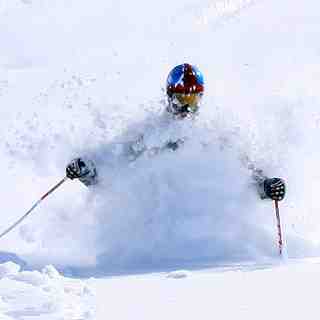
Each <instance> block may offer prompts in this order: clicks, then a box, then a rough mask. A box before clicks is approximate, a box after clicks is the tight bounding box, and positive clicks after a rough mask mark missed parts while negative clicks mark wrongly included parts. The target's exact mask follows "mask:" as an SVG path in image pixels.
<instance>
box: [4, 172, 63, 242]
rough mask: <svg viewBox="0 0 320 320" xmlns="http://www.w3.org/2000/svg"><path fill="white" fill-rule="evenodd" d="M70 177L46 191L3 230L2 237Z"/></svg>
mask: <svg viewBox="0 0 320 320" xmlns="http://www.w3.org/2000/svg"><path fill="white" fill-rule="evenodd" d="M67 179H68V177H64V178H63V179H62V180H61V181H60V182H58V183H57V184H56V185H55V186H54V187H52V188H51V189H50V190H49V191H48V192H47V193H45V194H44V195H43V196H42V197H41V198H40V199H39V200H38V201H37V202H36V203H35V204H34V205H33V206H32V208H31V209H29V210H28V211H27V212H26V213H25V214H24V215H23V216H22V217H21V218H20V219H19V220H17V221H16V222H15V223H14V224H13V225H11V226H10V227H9V228H8V229H6V230H5V231H3V232H2V233H1V234H0V238H2V237H3V236H5V235H6V234H7V233H9V232H10V231H11V230H12V229H14V228H15V227H16V226H17V225H18V224H20V223H21V222H22V221H23V220H24V219H25V218H26V217H27V216H28V215H29V214H30V213H31V212H32V211H33V210H34V209H35V208H36V207H37V206H38V205H39V204H40V202H42V201H43V200H44V199H45V198H46V197H47V196H48V195H49V194H51V193H52V192H53V191H55V190H56V189H57V188H59V187H60V186H61V185H62V184H63V183H64V182H65V181H67Z"/></svg>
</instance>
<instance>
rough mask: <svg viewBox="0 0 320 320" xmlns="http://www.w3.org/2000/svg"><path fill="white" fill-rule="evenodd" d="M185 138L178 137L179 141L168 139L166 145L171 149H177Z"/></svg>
mask: <svg viewBox="0 0 320 320" xmlns="http://www.w3.org/2000/svg"><path fill="white" fill-rule="evenodd" d="M183 143H184V140H182V139H178V140H177V141H174V142H173V141H168V142H167V144H166V145H165V148H166V149H170V150H172V151H176V150H177V149H178V148H179V147H180V146H181V145H183Z"/></svg>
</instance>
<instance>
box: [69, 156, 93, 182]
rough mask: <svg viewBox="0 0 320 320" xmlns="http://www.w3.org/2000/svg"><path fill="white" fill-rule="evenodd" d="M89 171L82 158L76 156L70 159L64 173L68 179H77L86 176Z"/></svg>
mask: <svg viewBox="0 0 320 320" xmlns="http://www.w3.org/2000/svg"><path fill="white" fill-rule="evenodd" d="M89 172H90V168H89V167H88V166H87V165H86V163H85V162H84V160H82V159H81V158H76V159H73V160H71V161H70V163H69V164H68V165H67V168H66V175H67V177H68V178H69V179H72V180H73V179H79V178H82V177H84V176H86V175H87V174H88V173H89Z"/></svg>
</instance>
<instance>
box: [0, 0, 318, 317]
mask: <svg viewBox="0 0 320 320" xmlns="http://www.w3.org/2000/svg"><path fill="white" fill-rule="evenodd" d="M318 9H319V4H318V2H317V1H315V0H306V1H304V2H301V1H297V0H290V1H289V0H283V1H281V2H278V1H275V0H269V1H266V0H260V1H258V0H257V1H249V0H216V1H212V0H211V1H209V0H201V1H199V0H185V1H175V2H171V1H170V2H169V1H161V2H160V1H159V2H158V1H156V2H155V1H153V2H151V1H147V0H139V1H136V2H129V1H124V0H118V1H116V2H115V1H102V0H93V1H90V2H88V1H85V0H70V1H68V3H66V2H65V1H62V0H50V1H49V0H28V1H27V0H25V1H22V0H21V1H19V0H2V1H1V0H0V39H1V41H0V52H1V54H0V106H1V108H0V124H1V126H0V134H1V137H2V139H1V141H0V155H1V157H0V165H1V168H2V169H3V170H2V172H1V181H2V184H1V185H0V193H1V200H2V201H1V208H2V211H1V212H2V214H1V221H0V230H3V229H5V228H6V227H7V226H8V225H9V224H10V223H12V222H14V221H15V220H16V219H18V218H19V217H20V216H21V215H22V214H23V213H25V212H26V210H27V209H29V208H30V207H31V205H32V204H33V203H34V201H36V200H37V199H38V198H39V197H40V196H41V195H42V194H43V193H45V192H46V191H47V190H48V189H49V188H50V187H51V186H52V185H54V184H55V183H56V182H58V181H59V180H60V179H61V178H62V177H63V176H64V168H65V165H66V163H67V162H68V161H69V160H70V159H71V158H73V157H75V156H79V155H88V156H90V157H92V158H93V159H94V160H95V161H96V163H97V165H98V168H99V174H100V178H101V184H100V185H99V186H98V187H97V188H92V189H86V188H85V187H83V186H82V185H80V184H79V183H77V182H71V181H69V182H68V183H66V184H64V185H63V187H61V189H59V190H57V191H56V192H55V193H54V195H52V196H51V197H50V198H49V199H47V200H46V201H45V202H44V203H43V204H41V206H40V207H39V208H37V210H36V211H35V212H34V213H33V214H32V215H31V216H30V217H28V220H26V221H25V222H24V223H23V224H22V225H21V226H20V227H19V228H17V229H16V230H15V231H13V232H12V233H10V234H9V235H8V236H7V237H5V238H3V239H1V240H0V251H1V252H5V254H3V255H2V257H17V256H18V257H20V258H17V259H16V262H18V261H25V262H26V263H27V265H28V266H27V267H28V268H29V269H32V270H33V271H30V272H31V274H28V275H27V276H26V277H27V278H28V279H29V277H30V278H37V279H39V278H40V279H42V280H41V281H43V282H41V283H45V285H47V282H46V281H48V280H47V276H46V274H45V272H44V273H43V272H42V273H40V274H38V273H37V271H34V269H38V270H46V269H43V268H45V266H46V265H48V264H53V265H54V266H55V267H56V268H58V269H59V270H61V271H63V272H64V273H65V274H68V275H73V276H77V275H94V276H100V275H106V274H110V273H111V274H115V273H136V272H145V271H155V270H160V271H169V270H174V269H176V268H177V269H181V268H185V269H191V268H201V267H203V266H207V265H210V266H214V265H216V264H225V263H235V262H238V263H241V264H242V263H244V261H248V260H249V261H255V262H258V263H261V261H262V262H265V261H270V259H274V258H277V248H276V232H275V221H274V212H273V207H272V203H271V202H269V201H260V199H259V198H258V196H257V194H256V190H255V188H254V186H253V185H252V181H251V177H250V173H249V172H248V170H247V169H246V168H245V167H244V166H243V163H242V161H241V159H243V158H245V157H249V158H250V159H251V160H252V161H253V162H254V163H255V164H256V165H257V166H258V167H260V168H262V169H263V170H264V171H265V173H266V174H267V175H270V176H282V177H284V178H285V179H286V180H287V182H288V185H289V188H288V196H287V198H286V200H285V201H283V202H282V203H281V208H280V209H281V217H282V221H283V227H284V233H285V238H286V251H287V252H286V253H287V256H288V257H289V258H295V257H308V256H318V255H319V227H320V220H319V214H318V212H319V202H318V201H317V191H318V190H319V187H320V179H319V174H318V171H319V170H318V162H319V161H318V159H319V156H320V155H319V149H318V148H317V145H316V141H317V138H318V137H319V119H320V117H319V116H320V112H319V90H318V79H319V77H320V67H319V63H318V60H319V52H320V44H319V42H318V41H317V35H318V33H319V29H320V25H319V19H318V14H317V13H318ZM182 62H190V63H193V64H196V65H198V67H199V68H200V69H201V70H202V71H203V72H204V74H205V80H206V96H205V99H204V103H203V107H202V110H201V114H200V116H199V118H198V119H197V121H195V123H190V122H179V123H176V124H172V125H170V126H169V128H166V129H165V130H164V129H163V128H158V124H159V123H160V122H161V117H162V112H163V110H164V108H165V106H164V104H165V101H164V98H165V97H164V92H163V87H164V84H165V80H166V76H167V73H168V72H169V70H170V69H171V68H172V67H173V66H174V65H176V64H179V63H182ZM157 128H158V129H157ZM142 132H144V133H145V134H146V136H147V138H148V139H147V140H148V143H149V145H150V146H153V145H161V144H162V143H163V142H164V141H166V140H167V139H168V138H170V137H181V136H183V137H188V138H189V140H188V143H187V144H186V145H185V147H184V148H183V149H181V150H179V151H178V152H176V153H166V154H162V155H161V156H159V157H154V158H152V159H150V158H148V157H142V158H141V159H139V160H138V161H137V162H135V163H132V164H128V163H127V162H126V161H124V160H123V159H122V158H121V157H119V155H118V153H117V151H118V143H119V141H127V140H128V139H132V138H133V137H136V136H137V134H141V133H142ZM15 255H17V256H15ZM21 259H22V260H21ZM9 260H10V259H9ZM0 261H1V262H3V261H4V260H3V259H1V260H0ZM288 268H289V267H288ZM290 268H292V267H290ZM313 268H314V269H313ZM316 268H317V266H314V267H312V270H314V275H315V276H316V274H317V272H316ZM280 270H284V269H280ZM280 270H278V269H277V270H273V269H272V268H271V269H270V273H271V276H270V278H266V279H270V281H275V280H276V278H277V274H278V272H279V271H280ZM290 270H292V269H290ZM308 270H309V267H308V266H305V268H304V267H302V268H301V272H304V273H305V272H308ZM23 272H26V271H24V270H23V271H21V275H20V276H19V278H14V279H13V278H12V277H5V278H4V279H1V280H0V288H2V289H1V297H2V296H6V297H7V299H5V300H6V301H3V299H2V300H1V301H2V302H1V311H3V310H5V311H3V312H5V313H6V314H7V315H8V317H11V318H12V317H13V318H14V317H15V315H17V317H18V316H19V317H20V318H21V319H23V318H27V317H29V318H30V317H35V313H37V314H39V317H40V318H41V317H42V315H43V314H46V312H47V311H48V309H47V308H46V307H44V308H42V307H41V306H39V305H34V306H32V307H31V309H30V310H31V311H30V310H29V309H28V310H29V311H30V313H28V312H29V311H28V310H26V309H24V307H21V309H19V308H20V307H18V306H17V307H15V305H16V303H15V302H13V300H10V299H9V298H10V297H12V293H11V291H10V290H11V289H10V288H13V290H15V288H16V289H17V290H18V291H19V292H20V291H23V292H25V293H24V294H23V295H22V294H21V295H17V299H18V300H19V301H20V302H21V303H22V304H23V303H26V304H29V303H33V301H31V302H30V300H25V296H26V295H28V296H29V295H33V294H34V295H35V296H39V297H41V298H39V299H43V300H41V301H43V303H44V305H48V304H49V305H53V309H52V310H51V309H50V310H51V311H50V312H51V313H50V316H52V317H53V319H58V317H60V316H61V317H63V313H64V312H66V311H65V309H64V306H63V305H61V304H60V302H59V301H58V302H56V301H55V300H54V299H55V298H54V296H55V295H53V296H50V295H49V296H46V295H45V294H44V293H43V291H44V290H43V288H42V287H41V284H40V285H39V284H37V285H36V286H31V287H30V286H29V285H28V286H27V287H25V286H24V284H23V283H21V282H23V281H21V279H22V278H24V277H25V274H24V273H23ZM38 272H39V271H38ZM273 272H274V277H273ZM312 272H313V271H312ZM285 273H286V272H282V271H281V276H283V275H284V274H285ZM18 274H20V273H18ZM186 274H187V277H186V279H183V280H181V281H185V282H187V283H188V281H189V278H190V277H189V275H188V273H186ZM249 274H250V277H249V278H250V279H249V280H248V281H249V283H250V284H251V285H252V286H253V287H252V290H256V287H255V286H254V283H255V282H256V275H257V278H259V279H260V278H262V277H264V276H267V275H268V272H266V274H265V273H253V274H252V275H251V273H249ZM192 275H193V273H192ZM180 276H182V277H184V273H183V272H182V273H178V275H173V277H180ZM245 276H246V274H240V275H239V277H245ZM157 277H158V276H157ZM210 277H211V276H210V275H209V276H208V278H210ZM217 277H218V278H219V280H218V281H221V283H222V284H223V283H224V282H226V283H228V288H229V287H230V286H231V280H230V279H229V275H228V274H226V275H223V274H221V275H217ZM295 277H296V274H295V273H294V272H293V273H292V278H290V276H288V278H286V279H287V281H288V282H289V281H290V282H292V281H293V280H294V279H295ZM205 278H206V280H207V277H205ZM231 278H232V276H231ZM17 279H18V280H17ZM19 279H20V280H19ZM43 279H44V280H43ZM59 279H60V280H59V281H58V282H55V281H54V284H52V283H51V284H49V286H53V287H54V286H56V285H57V286H58V289H59V290H65V282H64V281H67V280H66V279H64V278H62V277H61V278H59ZM122 280H123V281H124V283H125V284H128V290H127V291H126V292H128V293H127V294H128V296H125V299H124V300H125V301H127V306H129V305H130V303H129V301H128V299H129V295H130V296H132V291H134V292H135V291H136V287H135V284H133V287H130V286H131V285H130V279H126V278H119V279H115V285H116V287H118V283H117V281H119V282H121V281H122ZM127 280H128V281H127ZM171 280H172V279H168V281H171ZM206 280H205V281H206ZM95 281H96V282H95ZM105 281H108V279H107V280H105ZM146 281H147V279H146ZM179 281H180V280H179ZM229 281H230V282H229ZM239 281H240V282H241V281H242V280H239ZM76 283H77V284H76V285H78V282H76ZM90 283H91V285H92V286H94V287H96V289H97V292H98V296H99V297H100V296H103V297H104V296H105V295H106V294H109V295H112V292H111V291H108V290H109V288H108V286H107V285H106V290H107V291H106V292H104V288H105V282H104V280H101V282H100V281H99V280H92V282H90ZM106 283H107V282H106ZM208 283H210V284H211V282H210V281H209V282H208ZM307 283H308V284H310V282H307ZM199 284H201V285H200V287H199V291H198V292H199V293H197V291H195V293H194V295H191V296H190V297H192V299H193V298H194V299H195V301H199V300H196V299H197V297H198V296H200V295H201V293H202V290H201V288H202V287H203V283H201V282H199ZM265 284H266V283H265V282H261V286H264V285H265ZM80 286H81V285H80ZM120 286H121V285H120ZM194 286H197V284H194V285H193V283H192V281H191V282H190V287H188V286H187V287H186V288H185V289H188V288H189V289H190V288H191V287H194ZM241 286H242V283H239V286H238V287H237V290H240V289H239V287H241ZM67 287H68V285H67ZM63 288H64V289H63ZM129 289H130V290H129ZM169 289H170V287H167V286H166V285H165V284H164V288H163V290H164V292H167V291H169ZM24 290H25V291H24ZM141 290H142V291H143V293H142V295H143V296H144V297H145V296H147V294H148V291H147V290H148V285H146V287H142V289H141ZM154 290H157V285H156V287H155V289H154ZM161 290H162V289H161ZM179 290H180V289H179ZM208 290H209V289H208ZM217 290H218V289H217ZM67 291H68V289H67ZM80 291H81V290H80ZM121 292H122V293H123V290H121ZM186 292H187V291H186ZM208 293H209V294H211V291H210V290H209V291H208ZM14 294H15V293H14ZM203 294H204V295H205V293H203ZM215 294H217V292H215ZM247 294H248V295H244V297H248V299H249V298H250V299H251V298H252V299H253V297H252V296H251V295H250V290H249V289H248V292H247ZM75 296H76V297H74V295H73V294H72V295H70V296H69V295H67V297H66V298H65V300H66V301H70V303H71V304H73V303H74V304H75V305H77V306H78V305H79V306H80V307H79V308H80V309H79V310H80V311H79V312H80V313H79V314H80V315H79V314H78V313H77V312H78V311H76V309H77V308H76V307H72V308H71V311H70V312H71V313H72V316H74V317H84V318H85V317H86V314H87V313H86V312H89V311H87V307H88V308H89V309H90V310H92V308H93V304H92V302H90V303H89V304H88V306H86V297H83V296H82V295H81V294H80V298H79V297H78V296H77V294H75ZM8 297H9V298H8ZM264 298H266V299H269V298H270V296H269V295H265V296H264V297H262V298H261V299H262V300H261V301H263V300H264ZM119 299H121V296H120V298H119ZM190 299H191V298H190ZM257 299H258V297H257ZM97 301H100V303H101V305H102V304H104V303H105V301H104V299H102V298H98V300H97ZM117 301H119V300H117ZM182 301H183V302H184V303H186V302H188V301H189V300H188V299H186V300H182ZM224 301H225V300H224ZM233 301H234V302H236V301H237V299H236V297H234V299H233ZM239 301H241V300H239ZM254 301H255V302H259V301H260V300H254ZM154 303H155V304H153V306H154V308H159V309H160V308H162V307H163V305H164V302H163V300H161V299H160V300H159V301H158V303H159V304H156V302H154ZM253 303H254V302H253ZM259 303H260V302H259ZM259 303H258V305H260V304H259ZM82 304H83V307H82ZM110 304H112V303H110ZM17 305H18V304H17ZM101 305H99V306H98V307H99V308H101ZM116 305H117V303H115V304H113V306H116ZM222 305H223V304H222ZM181 308H182V307H181V305H180V304H179V303H177V304H174V306H173V309H174V311H175V312H179V310H181ZM209 308H210V306H209V302H208V303H206V304H205V306H204V311H205V312H207V311H208V309H209ZM240 309H241V304H236V309H235V310H240ZM99 310H101V309H99ZM124 310H125V308H124ZM128 310H132V309H131V308H128ZM188 310H189V309H188V308H186V309H185V311H186V312H185V314H184V316H185V317H186V318H188ZM133 311H134V309H133ZM90 312H91V311H90ZM110 312H111V311H110ZM137 312H138V311H137ZM192 314H193V313H192V312H191V313H190V314H189V315H192ZM297 314H299V312H298V313H297ZM244 315H247V316H248V317H249V318H250V316H252V318H253V316H256V312H253V313H245V312H244ZM89 316H91V314H90V313H89ZM230 316H231V314H230ZM43 317H45V319H48V317H47V315H43ZM70 317H71V316H70ZM99 317H100V318H102V317H103V312H102V314H101V313H100V315H99ZM123 317H124V318H126V317H127V315H126V314H124V315H123ZM67 318H68V317H67ZM119 318H120V316H119ZM226 318H227V317H226Z"/></svg>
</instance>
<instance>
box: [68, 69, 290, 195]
mask: <svg viewBox="0 0 320 320" xmlns="http://www.w3.org/2000/svg"><path fill="white" fill-rule="evenodd" d="M166 93H167V100H168V103H167V107H166V114H167V115H168V116H169V117H170V118H171V119H173V120H182V119H193V118H194V117H196V115H197V114H198V111H199V108H200V106H201V100H202V96H203V93H204V80H203V75H202V73H201V72H200V70H199V69H198V68H197V67H195V66H193V65H190V64H187V63H184V64H181V65H178V66H176V67H174V68H173V69H172V70H171V71H170V73H169V75H168V78H167V85H166ZM170 121H172V120H170ZM184 142H185V141H184V139H178V140H176V141H168V142H167V143H166V144H165V145H164V146H163V147H157V148H149V149H148V148H147V147H146V145H145V143H144V139H143V136H140V137H139V139H138V140H136V141H135V142H134V143H132V144H130V147H129V150H130V156H131V160H135V159H136V158H138V157H139V156H140V155H142V154H143V153H145V152H151V153H153V154H157V153H159V152H161V151H163V150H168V149H169V150H173V151H175V150H176V149H178V148H179V147H180V146H181V145H182V144H183V143H184ZM246 165H247V167H248V169H249V170H251V172H252V177H253V179H254V180H255V181H256V184H257V187H258V193H259V194H260V197H261V199H265V198H269V199H272V200H277V201H281V200H283V199H284V197H285V193H286V185H285V182H284V180H283V179H281V178H268V177H266V176H265V175H264V174H263V172H262V170H259V169H257V168H255V166H254V165H253V164H252V163H251V162H250V161H247V162H246ZM66 175H67V177H68V178H70V179H79V180H80V181H81V182H82V183H84V184H85V185H86V186H91V185H95V184H97V183H98V175H97V169H96V167H95V164H94V163H93V161H92V160H90V159H85V158H76V159H73V160H72V161H71V162H70V163H69V164H68V165H67V167H66Z"/></svg>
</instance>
